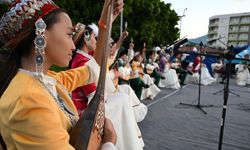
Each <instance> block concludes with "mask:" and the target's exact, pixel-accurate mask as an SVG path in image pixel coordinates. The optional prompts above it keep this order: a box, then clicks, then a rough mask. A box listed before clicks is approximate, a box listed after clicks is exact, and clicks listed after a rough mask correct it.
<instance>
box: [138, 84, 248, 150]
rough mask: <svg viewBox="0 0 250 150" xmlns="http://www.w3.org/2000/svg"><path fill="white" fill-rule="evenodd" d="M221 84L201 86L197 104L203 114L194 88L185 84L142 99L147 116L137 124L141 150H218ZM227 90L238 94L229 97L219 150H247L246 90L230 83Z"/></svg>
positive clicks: (221, 96)
mask: <svg viewBox="0 0 250 150" xmlns="http://www.w3.org/2000/svg"><path fill="white" fill-rule="evenodd" d="M223 87H224V86H223V85H222V84H213V85H209V86H201V98H200V100H201V104H202V105H203V104H204V105H207V104H213V105H214V106H213V107H209V108H204V110H205V111H206V112H207V115H205V114H203V113H202V112H201V111H200V110H199V109H197V108H196V107H187V106H184V105H180V104H179V103H180V102H185V103H193V104H197V98H198V85H195V84H188V85H186V86H185V87H184V88H182V89H180V90H170V89H162V92H161V93H160V94H159V95H158V96H157V97H156V98H155V99H154V100H144V101H143V103H144V104H146V105H147V106H148V108H149V110H148V114H147V116H146V118H145V120H143V121H142V122H140V123H139V126H140V129H141V132H142V136H143V139H144V142H145V147H144V149H145V150H216V149H218V141H219V131H220V122H221V114H222V104H223V92H220V93H218V94H216V95H214V94H213V93H214V92H216V91H218V90H220V89H222V88H223ZM230 89H231V91H233V92H236V93H237V94H239V95H240V97H237V96H235V95H232V94H229V99H228V109H227V114H226V122H225V129H224V140H223V145H222V148H223V150H250V88H249V87H239V86H237V85H235V83H234V81H231V83H230Z"/></svg>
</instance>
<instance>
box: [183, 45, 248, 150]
mask: <svg viewBox="0 0 250 150" xmlns="http://www.w3.org/2000/svg"><path fill="white" fill-rule="evenodd" d="M178 52H180V53H186V54H192V53H190V52H182V51H178ZM198 55H202V56H215V57H220V58H226V59H227V60H228V62H229V65H227V66H226V70H227V72H226V84H225V85H224V96H223V100H224V101H223V109H222V116H221V122H220V124H221V126H220V135H219V143H218V150H221V149H222V141H223V135H224V126H225V119H226V110H227V101H228V95H229V79H230V78H229V76H230V74H231V71H230V69H231V64H232V59H236V60H243V61H250V60H249V59H242V58H235V56H234V51H233V46H231V47H230V51H229V52H228V53H226V54H225V55H221V56H216V55H210V54H209V55H208V54H198ZM185 105H186V104H185ZM187 105H190V104H187ZM191 106H193V105H191ZM195 106H196V107H199V103H198V104H197V105H195Z"/></svg>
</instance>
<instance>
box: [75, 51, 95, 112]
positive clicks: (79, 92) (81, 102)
mask: <svg viewBox="0 0 250 150" xmlns="http://www.w3.org/2000/svg"><path fill="white" fill-rule="evenodd" d="M89 60H90V59H89V58H88V57H86V56H84V55H82V54H79V53H76V55H75V57H74V58H73V60H72V64H71V68H77V67H80V66H84V65H85V63H86V62H88V61H89ZM95 91H96V83H91V84H88V85H85V86H82V87H78V88H77V89H75V90H74V91H73V92H72V100H73V102H74V104H75V106H76V109H77V111H78V113H79V116H81V114H82V112H83V110H84V109H85V108H86V107H87V103H88V95H89V94H91V93H93V92H95Z"/></svg>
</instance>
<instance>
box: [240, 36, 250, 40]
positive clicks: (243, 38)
mask: <svg viewBox="0 0 250 150" xmlns="http://www.w3.org/2000/svg"><path fill="white" fill-rule="evenodd" d="M238 40H239V41H247V40H248V37H247V36H244V37H239V38H238Z"/></svg>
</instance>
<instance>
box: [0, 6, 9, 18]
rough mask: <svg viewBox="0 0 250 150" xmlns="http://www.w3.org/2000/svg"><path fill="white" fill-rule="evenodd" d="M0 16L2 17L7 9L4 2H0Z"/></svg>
mask: <svg viewBox="0 0 250 150" xmlns="http://www.w3.org/2000/svg"><path fill="white" fill-rule="evenodd" d="M0 8H1V9H0V16H1V17H2V16H3V14H4V12H6V11H7V10H8V6H7V5H6V4H0Z"/></svg>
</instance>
